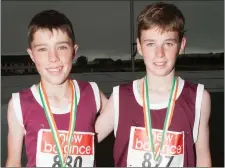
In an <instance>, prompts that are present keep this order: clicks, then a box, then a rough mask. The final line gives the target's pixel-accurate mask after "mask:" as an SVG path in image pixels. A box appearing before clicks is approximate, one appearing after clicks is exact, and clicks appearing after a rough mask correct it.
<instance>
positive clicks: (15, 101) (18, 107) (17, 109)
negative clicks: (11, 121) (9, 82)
mask: <svg viewBox="0 0 225 168" xmlns="http://www.w3.org/2000/svg"><path fill="white" fill-rule="evenodd" d="M12 102H13V109H14V112H15V115H16V118H17V120H18V122H19V124H20V125H21V126H22V127H23V129H24V134H26V130H25V128H24V124H23V114H22V108H21V104H20V95H19V93H13V94H12Z"/></svg>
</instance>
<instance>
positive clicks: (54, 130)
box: [39, 80, 77, 167]
mask: <svg viewBox="0 0 225 168" xmlns="http://www.w3.org/2000/svg"><path fill="white" fill-rule="evenodd" d="M69 84H70V87H71V88H72V103H71V107H70V122H69V129H68V137H69V139H68V144H67V145H68V148H67V150H68V151H67V153H66V155H65V154H64V152H63V147H62V142H61V140H60V136H59V132H58V129H57V126H56V123H55V120H54V116H53V113H52V111H51V108H50V104H49V101H48V98H47V94H46V91H45V89H44V86H43V84H42V82H40V84H39V95H40V98H41V102H42V105H43V108H44V111H45V115H46V118H47V120H48V123H49V126H50V128H51V132H52V135H53V138H54V141H55V144H56V147H57V152H58V155H59V160H60V163H61V166H62V167H65V166H66V160H67V157H68V155H69V152H70V148H71V142H72V136H73V132H74V128H75V125H76V113H77V95H76V93H75V86H74V83H73V81H72V80H69ZM64 156H65V157H64Z"/></svg>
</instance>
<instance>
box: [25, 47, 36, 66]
mask: <svg viewBox="0 0 225 168" xmlns="http://www.w3.org/2000/svg"><path fill="white" fill-rule="evenodd" d="M27 53H28V54H29V55H30V58H31V59H32V61H33V62H34V63H35V61H34V57H33V53H32V50H31V49H30V48H27Z"/></svg>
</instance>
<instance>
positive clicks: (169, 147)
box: [127, 127, 184, 167]
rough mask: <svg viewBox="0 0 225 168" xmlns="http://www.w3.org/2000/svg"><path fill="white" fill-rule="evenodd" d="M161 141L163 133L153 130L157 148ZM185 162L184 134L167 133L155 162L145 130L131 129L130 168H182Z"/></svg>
mask: <svg viewBox="0 0 225 168" xmlns="http://www.w3.org/2000/svg"><path fill="white" fill-rule="evenodd" d="M161 140H162V131H161V130H157V129H153V141H154V144H155V146H156V147H158V145H159V144H160V143H161ZM183 162H184V134H183V132H173V131H167V133H166V136H165V142H164V145H163V147H162V151H161V153H160V156H159V159H158V160H157V161H155V160H154V155H153V152H152V150H151V147H149V141H148V137H147V135H146V131H145V128H140V127H131V132H130V141H129V146H128V155H127V166H128V167H182V166H183Z"/></svg>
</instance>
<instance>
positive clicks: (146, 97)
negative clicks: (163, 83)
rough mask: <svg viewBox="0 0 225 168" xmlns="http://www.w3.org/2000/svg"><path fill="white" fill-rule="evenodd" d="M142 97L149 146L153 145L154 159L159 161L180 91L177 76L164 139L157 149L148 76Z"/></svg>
mask: <svg viewBox="0 0 225 168" xmlns="http://www.w3.org/2000/svg"><path fill="white" fill-rule="evenodd" d="M142 89H143V90H142V97H143V111H144V121H145V129H146V132H147V135H148V140H149V146H151V149H152V152H153V156H154V160H155V161H158V160H159V156H160V153H161V150H162V147H163V144H164V140H165V135H166V132H167V130H168V128H169V126H170V123H171V120H172V117H173V111H174V107H175V102H176V97H177V91H178V80H177V78H176V76H175V77H174V80H173V84H172V89H171V92H170V98H169V102H168V107H167V112H166V117H165V121H164V127H163V132H162V141H161V143H160V145H159V146H158V148H157V149H155V145H154V142H153V133H152V120H151V114H150V100H149V92H148V79H147V76H145V78H144V82H143V87H142Z"/></svg>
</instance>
